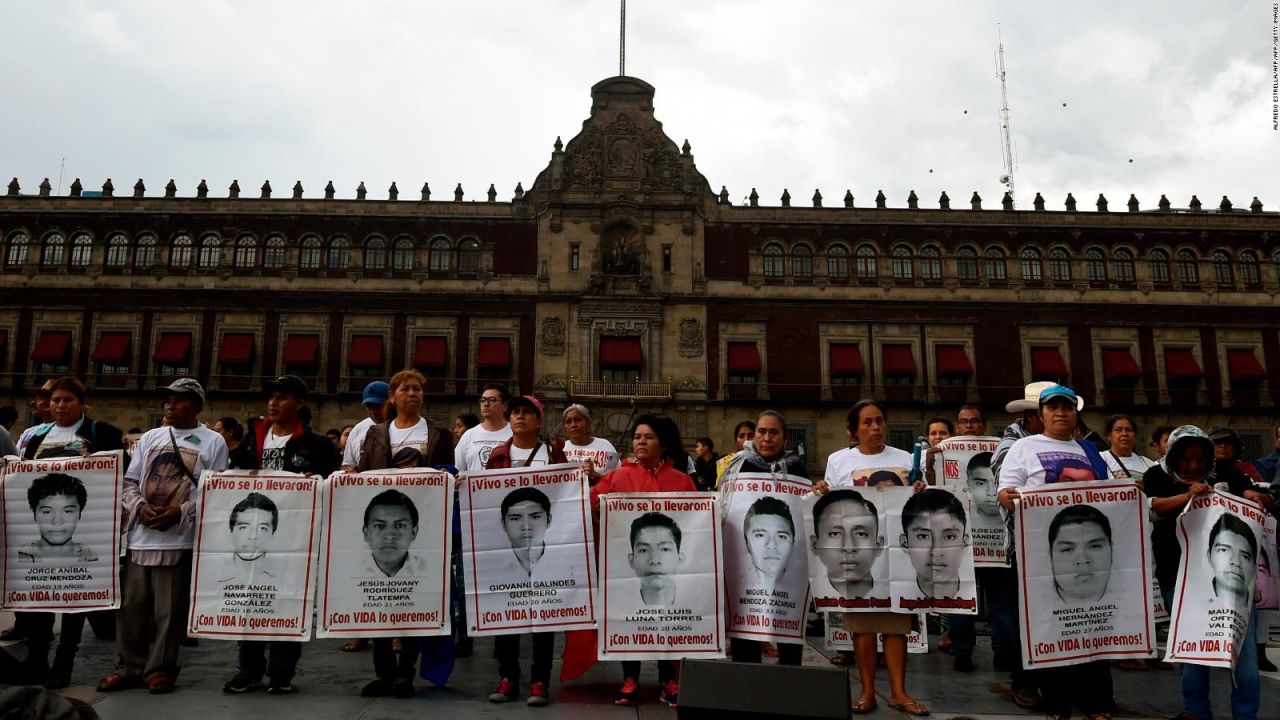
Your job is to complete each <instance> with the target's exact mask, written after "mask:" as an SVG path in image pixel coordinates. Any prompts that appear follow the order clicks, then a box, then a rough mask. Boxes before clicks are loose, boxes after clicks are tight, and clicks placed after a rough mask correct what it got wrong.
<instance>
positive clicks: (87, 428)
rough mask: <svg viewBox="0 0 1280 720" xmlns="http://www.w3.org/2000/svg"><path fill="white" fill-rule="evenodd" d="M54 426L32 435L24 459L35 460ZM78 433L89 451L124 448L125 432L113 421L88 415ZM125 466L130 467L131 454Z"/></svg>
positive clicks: (125, 461)
mask: <svg viewBox="0 0 1280 720" xmlns="http://www.w3.org/2000/svg"><path fill="white" fill-rule="evenodd" d="M52 429H53V426H52V425H50V426H49V430H46V431H44V432H42V433H38V434H36V435H32V436H31V439H30V440H28V441H27V448H26V450H25V451H24V452H23V453H22V457H23V459H24V460H34V459H35V457H36V453H37V452H39V450H40V444H41V443H43V442H44V439H45V438H46V437H48V436H49V431H50V430H52ZM76 435H79V436H80V437H81V438H83V439H84V440H85V442H86V443H88V445H89V452H91V453H96V452H105V451H107V450H123V449H124V433H122V432H120V428H118V427H116V426H115V425H112V424H111V423H106V422H102V421H101V420H94V419H92V418H89V417H86V418H85V419H84V422H82V423H80V427H79V428H77V429H76ZM124 466H125V467H126V468H127V467H129V454H128V453H125V455H124Z"/></svg>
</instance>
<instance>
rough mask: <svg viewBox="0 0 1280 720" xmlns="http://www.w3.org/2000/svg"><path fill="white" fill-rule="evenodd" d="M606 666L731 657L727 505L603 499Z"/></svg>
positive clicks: (694, 499) (644, 496) (652, 496)
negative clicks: (724, 547) (724, 533)
mask: <svg viewBox="0 0 1280 720" xmlns="http://www.w3.org/2000/svg"><path fill="white" fill-rule="evenodd" d="M600 508H601V512H600V537H601V543H602V545H603V552H602V555H601V558H600V566H601V569H602V570H603V572H604V578H605V582H604V593H603V598H602V603H601V604H602V606H603V610H604V627H603V628H601V630H600V632H599V656H600V659H602V660H606V659H607V660H650V659H658V660H672V659H680V658H703V659H714V658H723V657H724V656H725V642H724V638H725V634H724V633H725V631H724V625H725V623H724V610H725V608H724V580H723V578H724V564H723V556H722V553H721V549H720V544H721V537H720V530H721V528H720V505H719V503H718V502H717V499H716V498H715V497H714V496H709V495H707V494H705V493H634V494H629V493H620V494H609V495H603V496H601V497H600Z"/></svg>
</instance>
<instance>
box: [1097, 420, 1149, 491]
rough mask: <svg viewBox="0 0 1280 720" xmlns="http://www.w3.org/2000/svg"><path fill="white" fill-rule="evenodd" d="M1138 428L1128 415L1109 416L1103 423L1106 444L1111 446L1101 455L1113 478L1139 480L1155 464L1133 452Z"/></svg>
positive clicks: (1136, 441)
mask: <svg viewBox="0 0 1280 720" xmlns="http://www.w3.org/2000/svg"><path fill="white" fill-rule="evenodd" d="M1137 428H1138V426H1137V424H1135V423H1134V421H1133V418H1131V417H1129V416H1128V415H1111V416H1109V417H1107V419H1106V420H1105V421H1104V423H1103V430H1104V431H1105V434H1106V436H1107V443H1108V444H1109V445H1110V446H1111V447H1110V448H1108V449H1107V450H1106V451H1104V452H1103V453H1102V459H1103V460H1105V461H1106V463H1107V470H1108V471H1110V472H1111V477H1113V478H1133V479H1134V480H1141V479H1142V476H1143V475H1145V474H1146V472H1147V470H1150V469H1151V468H1152V467H1153V466H1154V465H1155V464H1156V462H1155V461H1154V460H1148V459H1147V458H1145V457H1143V456H1141V455H1139V454H1138V453H1136V452H1134V446H1135V445H1137V443H1138V429H1137Z"/></svg>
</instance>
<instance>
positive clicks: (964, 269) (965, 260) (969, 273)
mask: <svg viewBox="0 0 1280 720" xmlns="http://www.w3.org/2000/svg"><path fill="white" fill-rule="evenodd" d="M956 277H958V278H960V279H961V280H967V281H974V280H977V279H978V253H977V251H975V250H974V249H973V248H971V247H962V248H960V249H959V250H956Z"/></svg>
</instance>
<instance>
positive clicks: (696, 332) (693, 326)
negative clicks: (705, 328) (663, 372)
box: [680, 318, 702, 357]
mask: <svg viewBox="0 0 1280 720" xmlns="http://www.w3.org/2000/svg"><path fill="white" fill-rule="evenodd" d="M680 355H681V357H702V323H700V322H698V320H697V318H685V319H683V320H681V321H680Z"/></svg>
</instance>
